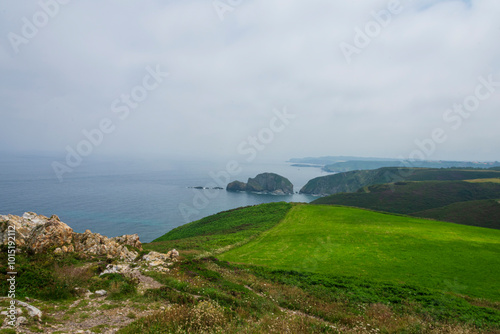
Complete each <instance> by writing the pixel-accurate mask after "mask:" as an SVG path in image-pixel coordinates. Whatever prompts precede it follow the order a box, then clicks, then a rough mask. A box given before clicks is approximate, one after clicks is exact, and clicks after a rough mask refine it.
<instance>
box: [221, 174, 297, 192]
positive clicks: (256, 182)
mask: <svg viewBox="0 0 500 334" xmlns="http://www.w3.org/2000/svg"><path fill="white" fill-rule="evenodd" d="M226 190H227V191H248V192H258V193H267V194H273V195H291V194H293V184H292V183H291V182H290V180H288V179H287V178H286V177H283V176H281V175H278V174H274V173H262V174H259V175H257V176H256V177H255V178H249V179H248V182H247V183H244V182H240V181H234V182H231V183H229V184H228V185H227V187H226Z"/></svg>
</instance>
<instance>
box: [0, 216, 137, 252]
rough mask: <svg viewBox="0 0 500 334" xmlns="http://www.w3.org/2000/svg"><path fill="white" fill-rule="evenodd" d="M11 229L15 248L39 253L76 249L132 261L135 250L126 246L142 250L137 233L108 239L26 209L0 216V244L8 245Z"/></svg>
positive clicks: (56, 218)
mask: <svg viewBox="0 0 500 334" xmlns="http://www.w3.org/2000/svg"><path fill="white" fill-rule="evenodd" d="M13 230H15V237H16V247H17V248H18V250H19V251H21V250H22V249H23V248H27V249H29V250H31V251H33V252H35V253H42V252H46V251H49V250H52V249H53V250H54V253H56V254H63V253H71V252H77V253H80V254H82V255H87V256H106V257H108V258H120V259H123V260H127V261H132V260H134V259H135V258H136V257H137V255H138V253H137V252H136V251H135V250H133V249H129V248H130V247H134V248H135V249H137V250H142V244H141V242H140V241H139V236H138V235H137V234H134V235H124V236H120V237H114V238H108V237H105V236H103V235H100V234H99V233H92V232H91V231H90V230H86V231H85V233H76V232H74V231H73V229H72V228H71V227H69V226H68V225H66V224H65V223H63V222H61V221H60V219H59V217H57V216H56V215H53V216H52V217H50V218H47V217H45V216H42V215H37V214H36V213H33V212H27V213H25V214H24V215H23V216H22V217H19V216H14V215H8V216H1V215H0V244H2V245H7V244H8V236H9V231H11V233H12V231H13Z"/></svg>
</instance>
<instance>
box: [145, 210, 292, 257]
mask: <svg viewBox="0 0 500 334" xmlns="http://www.w3.org/2000/svg"><path fill="white" fill-rule="evenodd" d="M291 207H292V204H290V203H285V202H278V203H268V204H262V205H256V206H250V207H244V208H238V209H234V210H229V211H223V212H220V213H218V214H215V215H212V216H208V217H205V218H202V219H200V220H197V221H194V222H191V223H188V224H185V225H182V226H179V227H177V228H175V229H173V230H172V231H170V232H168V233H166V234H164V235H163V236H161V237H159V238H157V239H155V240H153V242H151V243H149V244H145V245H144V247H145V249H147V250H156V251H160V252H167V251H168V250H170V249H172V248H177V249H178V250H190V251H194V253H198V252H202V251H204V252H213V251H216V250H218V249H221V248H224V247H230V246H232V245H235V244H238V243H242V242H247V241H248V240H250V239H251V238H254V237H256V236H257V235H259V234H260V233H261V232H263V231H266V230H268V229H270V228H271V227H273V226H275V225H276V224H278V223H279V222H280V221H281V220H282V219H283V218H285V216H286V214H287V212H288V210H290V208H291ZM184 254H186V253H185V252H184Z"/></svg>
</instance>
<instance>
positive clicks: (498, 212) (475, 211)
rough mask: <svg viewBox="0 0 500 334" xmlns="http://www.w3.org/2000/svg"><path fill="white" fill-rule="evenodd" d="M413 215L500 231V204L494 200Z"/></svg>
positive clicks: (451, 206)
mask: <svg viewBox="0 0 500 334" xmlns="http://www.w3.org/2000/svg"><path fill="white" fill-rule="evenodd" d="M411 215H412V216H415V217H424V218H432V219H436V220H441V221H446V222H453V223H457V224H463V225H470V226H479V227H487V228H494V229H497V230H500V202H499V201H498V200H494V199H489V200H482V201H469V202H459V203H453V204H450V205H447V206H444V207H441V208H436V209H430V210H425V211H419V212H415V213H412V214H411Z"/></svg>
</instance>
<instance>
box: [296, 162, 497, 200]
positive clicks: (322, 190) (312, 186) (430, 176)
mask: <svg viewBox="0 0 500 334" xmlns="http://www.w3.org/2000/svg"><path fill="white" fill-rule="evenodd" d="M497 177H500V172H498V171H493V170H474V169H430V168H397V167H386V168H379V169H375V170H360V171H351V172H345V173H339V174H333V175H327V176H322V177H317V178H315V179H312V180H310V181H309V182H308V183H307V184H306V185H305V186H304V187H303V188H302V189H301V190H300V192H301V193H304V194H317V195H331V194H337V193H343V192H347V193H351V192H356V191H357V190H358V189H360V188H363V187H366V186H371V185H374V184H384V183H392V182H398V181H459V180H472V179H485V178H497Z"/></svg>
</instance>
